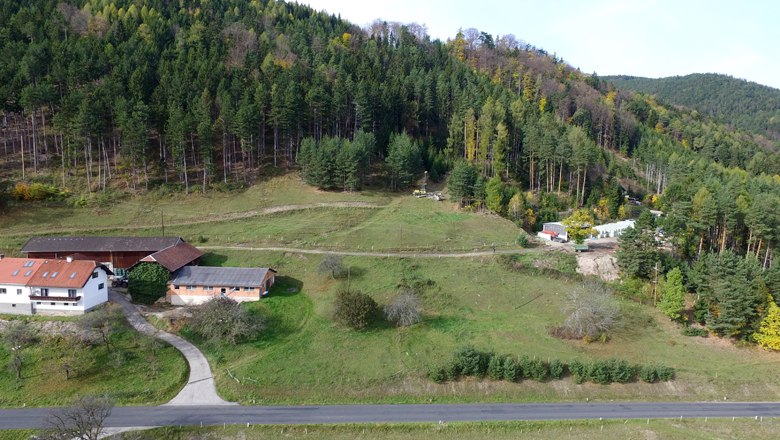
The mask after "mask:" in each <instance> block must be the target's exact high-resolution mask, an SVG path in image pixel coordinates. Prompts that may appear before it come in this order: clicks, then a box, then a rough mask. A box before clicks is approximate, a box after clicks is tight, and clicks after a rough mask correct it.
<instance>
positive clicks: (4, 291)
mask: <svg viewBox="0 0 780 440" xmlns="http://www.w3.org/2000/svg"><path fill="white" fill-rule="evenodd" d="M3 293H8V291H6V290H5V287H0V294H3Z"/></svg>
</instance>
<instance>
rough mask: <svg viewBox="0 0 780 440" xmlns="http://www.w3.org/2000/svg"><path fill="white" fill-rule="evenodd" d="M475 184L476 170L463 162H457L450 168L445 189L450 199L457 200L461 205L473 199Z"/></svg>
mask: <svg viewBox="0 0 780 440" xmlns="http://www.w3.org/2000/svg"><path fill="white" fill-rule="evenodd" d="M476 183H477V170H476V168H474V166H473V165H472V164H470V163H469V162H467V161H465V160H459V161H458V162H456V163H455V166H454V167H453V168H452V171H451V172H450V175H449V177H448V178H447V189H449V191H450V197H452V198H453V199H455V200H458V201H459V202H460V204H461V205H463V203H464V202H466V201H467V200H470V199H471V198H473V197H474V185H475V184H476Z"/></svg>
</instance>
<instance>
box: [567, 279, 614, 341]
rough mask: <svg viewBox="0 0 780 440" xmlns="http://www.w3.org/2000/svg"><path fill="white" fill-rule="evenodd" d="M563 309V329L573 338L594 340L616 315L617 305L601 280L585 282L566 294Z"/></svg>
mask: <svg viewBox="0 0 780 440" xmlns="http://www.w3.org/2000/svg"><path fill="white" fill-rule="evenodd" d="M563 312H564V314H565V315H566V321H565V322H564V325H563V327H564V329H565V330H566V332H567V333H568V334H570V335H571V336H572V337H574V338H587V339H590V340H596V339H598V338H599V337H600V336H602V335H605V334H606V333H607V332H608V331H609V330H610V329H612V328H613V327H614V326H615V325H616V324H617V322H618V320H619V318H620V308H619V305H618V303H617V301H616V300H615V298H614V297H613V296H612V295H611V293H610V292H609V290H608V289H607V288H606V286H604V285H603V284H598V283H595V282H586V283H584V284H582V285H581V286H579V287H578V288H575V289H574V290H572V291H571V292H569V293H568V294H567V298H566V301H565V302H564V306H563Z"/></svg>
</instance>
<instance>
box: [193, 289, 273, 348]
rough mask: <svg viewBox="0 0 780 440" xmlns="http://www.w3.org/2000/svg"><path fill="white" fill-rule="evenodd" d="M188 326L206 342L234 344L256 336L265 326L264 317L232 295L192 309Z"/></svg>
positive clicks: (213, 299) (218, 297) (214, 299)
mask: <svg viewBox="0 0 780 440" xmlns="http://www.w3.org/2000/svg"><path fill="white" fill-rule="evenodd" d="M189 327H190V328H191V329H192V331H193V332H195V333H197V334H199V335H200V336H201V337H203V338H204V339H206V340H207V341H209V342H212V343H216V344H231V345H235V344H236V343H238V342H240V341H243V340H247V339H250V338H253V337H256V336H257V335H258V334H259V333H260V332H261V331H262V330H263V329H264V328H265V318H264V317H263V316H262V315H260V314H258V313H252V312H250V311H249V310H247V309H245V308H243V307H241V304H239V303H237V302H236V301H235V300H233V299H231V298H227V297H224V296H215V297H214V298H212V299H210V300H209V301H207V302H206V303H205V304H202V305H199V306H197V307H195V308H194V309H193V312H192V318H190V319H189Z"/></svg>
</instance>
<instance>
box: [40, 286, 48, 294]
mask: <svg viewBox="0 0 780 440" xmlns="http://www.w3.org/2000/svg"><path fill="white" fill-rule="evenodd" d="M41 296H49V289H47V288H45V287H41Z"/></svg>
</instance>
